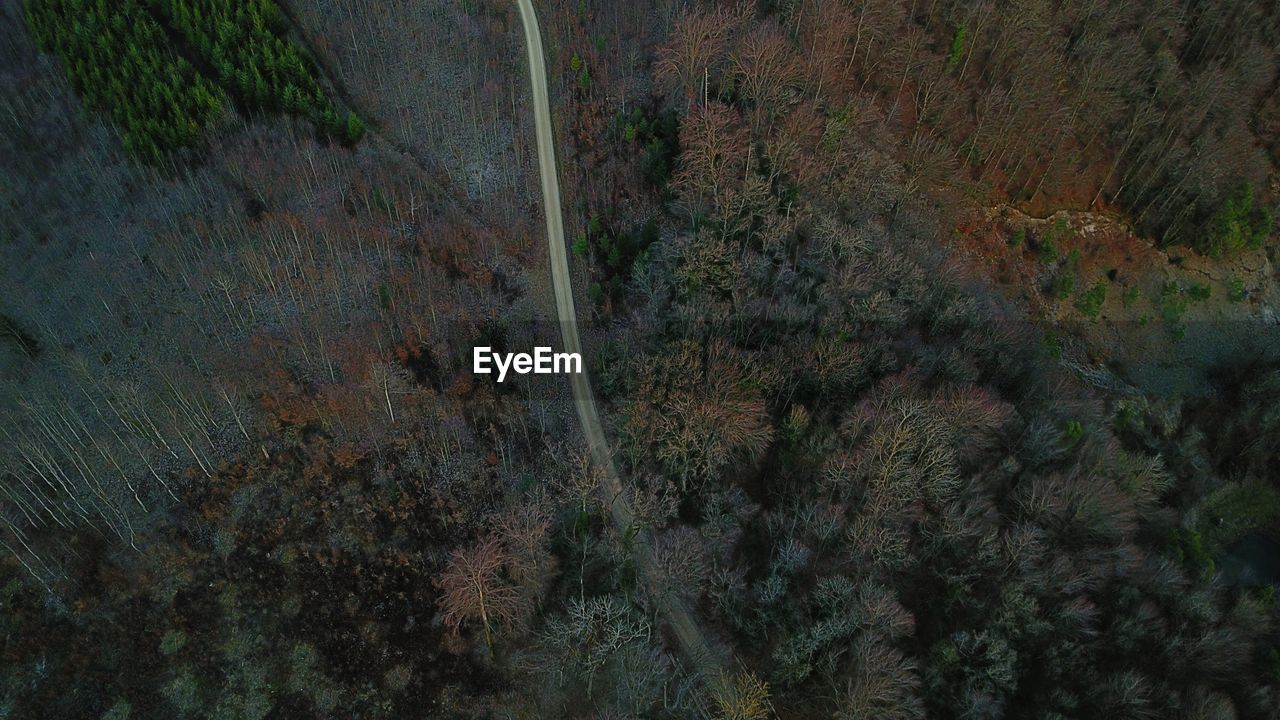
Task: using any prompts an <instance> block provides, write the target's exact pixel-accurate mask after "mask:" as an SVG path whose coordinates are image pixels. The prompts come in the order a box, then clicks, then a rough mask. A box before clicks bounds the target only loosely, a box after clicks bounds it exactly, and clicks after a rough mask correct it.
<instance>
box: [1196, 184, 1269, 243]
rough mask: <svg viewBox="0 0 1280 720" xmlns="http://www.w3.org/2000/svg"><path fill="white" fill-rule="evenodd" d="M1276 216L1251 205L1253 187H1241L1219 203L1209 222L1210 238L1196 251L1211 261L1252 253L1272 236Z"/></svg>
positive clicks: (1252, 202) (1264, 209) (1267, 209)
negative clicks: (1248, 251) (1208, 256)
mask: <svg viewBox="0 0 1280 720" xmlns="http://www.w3.org/2000/svg"><path fill="white" fill-rule="evenodd" d="M1274 225H1275V215H1274V213H1273V212H1272V210H1271V209H1270V208H1260V207H1256V206H1255V205H1254V200H1253V186H1251V185H1244V186H1242V187H1240V188H1238V189H1237V190H1236V191H1235V192H1233V193H1232V194H1231V195H1230V196H1229V197H1228V198H1227V199H1226V200H1225V201H1223V203H1222V207H1220V208H1219V209H1218V212H1217V213H1215V214H1214V216H1213V218H1212V219H1210V221H1209V228H1208V231H1209V234H1208V237H1207V238H1206V239H1205V241H1204V242H1203V243H1202V244H1201V246H1200V247H1199V248H1198V249H1200V250H1202V251H1203V252H1204V253H1205V254H1207V255H1210V256H1212V257H1220V256H1222V255H1223V254H1224V253H1228V252H1236V251H1238V250H1244V249H1255V248H1259V247H1261V246H1262V242H1263V241H1264V240H1266V239H1267V236H1268V235H1270V234H1271V228H1272V227H1273V226H1274Z"/></svg>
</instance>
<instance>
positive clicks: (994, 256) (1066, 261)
mask: <svg viewBox="0 0 1280 720" xmlns="http://www.w3.org/2000/svg"><path fill="white" fill-rule="evenodd" d="M953 242H954V244H955V245H956V246H957V247H958V248H959V249H960V250H961V252H962V253H963V255H964V256H966V257H968V258H969V260H970V261H971V263H972V265H973V266H974V267H975V268H976V269H977V271H978V272H979V273H980V274H982V275H985V276H986V277H988V278H989V279H990V281H991V282H993V283H995V285H996V286H997V287H999V288H1001V289H1002V290H1003V291H1004V293H1005V294H1006V296H1008V297H1010V298H1011V299H1013V300H1015V301H1016V302H1017V303H1018V304H1020V305H1021V306H1022V307H1025V308H1027V312H1028V313H1029V315H1030V317H1031V318H1032V319H1033V320H1036V321H1039V322H1041V323H1043V324H1044V325H1045V327H1046V328H1047V332H1046V342H1047V343H1050V344H1053V345H1055V346H1056V347H1057V348H1059V349H1061V350H1062V351H1063V353H1062V354H1063V359H1064V361H1065V362H1067V363H1069V364H1077V365H1084V366H1090V367H1093V368H1095V369H1098V370H1101V371H1103V372H1105V373H1107V374H1109V375H1111V376H1113V377H1114V378H1115V379H1117V380H1119V381H1120V382H1122V383H1123V384H1125V385H1129V386H1132V387H1136V388H1138V389H1140V390H1141V391H1142V392H1144V393H1147V394H1151V395H1155V396H1166V397H1168V396H1174V395H1182V394H1190V395H1195V396H1199V395H1204V394H1206V393H1209V392H1212V380H1213V373H1214V371H1215V369H1217V368H1221V367H1224V366H1227V365H1235V364H1240V363H1248V362H1249V361H1251V360H1262V359H1265V358H1264V357H1263V356H1264V355H1269V354H1273V353H1274V350H1275V349H1276V348H1280V282H1278V276H1277V272H1276V267H1275V264H1274V262H1273V261H1272V259H1271V258H1270V257H1269V256H1268V253H1267V251H1266V250H1265V249H1259V250H1252V251H1247V252H1240V253H1237V254H1234V255H1231V256H1229V257H1225V258H1220V259H1213V258H1209V257H1205V256H1203V255H1201V254H1199V253H1197V252H1195V251H1194V250H1191V249H1190V248H1185V247H1181V246H1171V247H1168V248H1159V247H1156V246H1155V245H1154V244H1152V243H1151V242H1150V241H1147V240H1144V239H1143V238H1141V237H1139V236H1138V235H1137V234H1135V233H1134V232H1133V230H1132V229H1131V228H1129V227H1128V226H1127V225H1126V224H1125V223H1124V222H1123V221H1122V220H1121V219H1118V218H1116V217H1113V216H1112V215H1110V214H1106V213H1098V212H1085V211H1075V210H1059V211H1057V212H1054V213H1053V214H1051V215H1049V216H1048V217H1044V218H1038V217H1033V216H1030V215H1027V214H1025V213H1023V212H1022V211H1020V210H1018V209H1016V208H1013V207H1011V206H1008V205H1002V206H996V207H991V208H983V209H979V210H976V211H974V212H973V213H972V214H971V215H970V216H969V218H968V219H967V220H966V221H964V222H962V223H961V224H960V226H959V227H958V228H957V230H956V233H955V235H954V236H953ZM1091 291H1092V292H1093V295H1092V298H1091V299H1090V298H1089V297H1088V295H1089V293H1090V292H1091ZM1073 344H1075V345H1078V347H1072V345H1073Z"/></svg>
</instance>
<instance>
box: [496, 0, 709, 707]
mask: <svg viewBox="0 0 1280 720" xmlns="http://www.w3.org/2000/svg"><path fill="white" fill-rule="evenodd" d="M517 4H518V5H519V6H520V19H521V22H522V23H523V24H524V36H525V48H526V50H527V52H528V57H529V82H530V85H531V89H532V92H533V111H534V125H535V129H536V137H537V144H538V172H539V174H540V175H541V177H542V204H543V210H544V212H543V215H545V216H546V222H547V245H548V247H549V248H550V250H551V278H552V283H553V285H554V288H555V299H556V314H557V316H558V317H559V321H560V337H561V341H562V342H563V344H564V351H565V352H573V353H580V354H581V353H582V343H581V341H580V340H579V338H578V316H577V311H576V309H575V308H574V302H573V285H572V281H571V277H570V275H569V256H568V251H567V249H566V247H567V246H566V245H565V239H564V222H563V217H562V216H561V205H560V180H559V175H558V174H557V172H556V154H555V134H554V133H553V132H552V129H551V101H550V100H549V95H548V92H547V69H546V62H545V60H544V58H543V54H542V35H541V31H540V30H539V28H538V18H537V15H535V13H534V10H533V3H532V0H517ZM569 378H570V382H571V384H572V386H573V399H574V405H575V406H577V409H578V422H579V423H580V424H581V425H582V432H583V434H584V435H585V436H586V439H587V445H588V446H589V447H590V450H591V458H592V460H593V462H594V463H595V465H596V468H597V469H598V470H599V472H600V474H601V490H602V491H603V492H604V496H605V499H606V500H607V502H608V506H609V514H610V516H611V518H612V521H613V523H614V525H615V526H616V527H617V528H618V529H619V530H620V531H621V532H623V533H624V534H626V533H628V532H632V533H633V539H632V553H633V556H634V558H635V562H636V567H637V569H638V571H639V575H640V578H641V580H642V581H643V582H644V584H645V586H646V587H647V588H648V589H649V591H650V595H651V597H652V598H653V601H654V603H655V604H656V605H657V610H658V613H659V615H660V616H661V617H662V618H664V619H665V621H666V623H667V625H668V626H669V628H670V630H671V635H672V636H673V637H674V639H675V641H676V643H677V644H678V645H679V646H680V647H679V650H680V652H681V654H683V655H684V656H685V658H686V659H687V660H688V661H689V662H690V663H691V664H692V666H693V669H694V670H696V671H697V672H698V674H699V675H701V676H702V678H703V681H704V682H705V683H706V684H707V685H708V687H709V688H711V689H713V690H715V689H718V688H719V686H720V683H722V682H723V677H724V675H723V672H724V670H725V668H726V667H727V662H726V658H725V657H723V655H722V654H721V653H719V652H717V651H715V650H713V649H712V646H711V645H710V643H708V642H707V640H706V638H705V637H704V636H703V634H702V631H701V630H700V629H699V627H698V624H697V622H696V621H695V620H694V618H693V614H692V613H691V612H690V611H689V608H688V607H687V606H686V605H685V603H684V602H683V601H682V600H681V599H680V598H678V597H676V596H674V595H673V594H672V593H670V592H669V590H668V588H665V587H663V584H664V581H663V580H662V579H661V578H662V574H661V573H660V572H659V571H658V567H657V565H656V563H655V561H654V557H653V539H652V537H651V536H650V533H649V532H648V531H647V530H645V529H639V530H637V529H636V526H635V514H634V513H633V512H632V511H631V507H630V505H628V504H627V501H626V498H625V496H624V495H623V492H622V489H623V486H622V479H621V477H620V476H619V475H618V469H617V467H616V466H615V465H614V463H613V454H612V452H611V451H610V450H609V441H608V440H607V439H606V438H605V434H604V426H603V425H602V424H601V423H600V412H599V409H598V408H597V406H596V399H595V394H594V393H593V392H592V390H591V379H590V378H589V376H588V375H587V373H586V372H582V373H576V374H572V375H570V376H569Z"/></svg>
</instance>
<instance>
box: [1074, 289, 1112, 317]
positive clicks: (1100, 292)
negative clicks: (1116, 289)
mask: <svg viewBox="0 0 1280 720" xmlns="http://www.w3.org/2000/svg"><path fill="white" fill-rule="evenodd" d="M1106 299H1107V284H1106V283H1105V282H1103V281H1102V280H1099V281H1098V282H1096V283H1094V284H1093V287H1091V288H1089V289H1088V290H1087V291H1086V292H1085V293H1084V294H1083V295H1081V296H1080V297H1079V298H1077V299H1076V309H1077V310H1079V311H1080V312H1081V313H1083V314H1084V316H1085V317H1087V318H1089V319H1091V320H1093V319H1097V317H1098V313H1100V312H1101V311H1102V303H1104V302H1105V301H1106Z"/></svg>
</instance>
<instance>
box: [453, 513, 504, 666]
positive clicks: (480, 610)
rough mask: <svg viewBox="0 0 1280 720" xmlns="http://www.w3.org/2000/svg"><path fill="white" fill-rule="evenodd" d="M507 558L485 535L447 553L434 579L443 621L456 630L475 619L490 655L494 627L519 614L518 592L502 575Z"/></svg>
mask: <svg viewBox="0 0 1280 720" xmlns="http://www.w3.org/2000/svg"><path fill="white" fill-rule="evenodd" d="M508 559H509V558H508V555H507V552H506V551H505V550H504V549H503V547H502V544H501V543H499V542H498V541H497V540H496V539H494V538H487V539H485V540H484V541H483V542H481V543H480V544H479V545H477V546H475V547H471V548H458V549H456V550H454V551H453V552H452V553H450V555H449V564H448V567H447V568H446V569H445V572H444V574H443V575H441V576H440V579H439V580H437V581H436V586H437V587H438V588H439V589H440V591H441V596H440V608H441V610H443V611H444V622H445V624H446V625H448V626H449V628H450V629H452V630H454V631H455V632H456V631H457V630H458V629H459V628H461V627H462V625H464V624H467V623H472V622H476V621H479V623H480V627H481V629H482V630H483V632H484V643H485V646H486V647H488V648H489V652H490V654H492V653H493V633H494V628H495V627H496V626H506V627H510V626H512V625H514V624H516V622H517V621H518V619H519V616H520V612H519V611H520V600H519V593H518V592H516V588H515V586H513V585H512V584H511V583H510V582H508V581H507V580H506V578H504V577H503V566H504V565H505V564H506V562H507V560H508Z"/></svg>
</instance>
